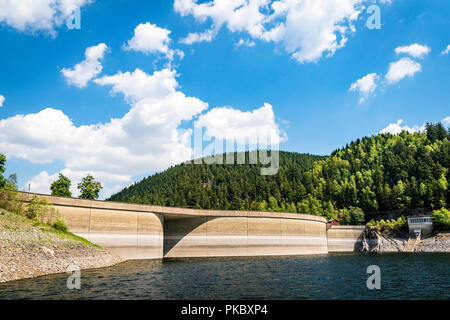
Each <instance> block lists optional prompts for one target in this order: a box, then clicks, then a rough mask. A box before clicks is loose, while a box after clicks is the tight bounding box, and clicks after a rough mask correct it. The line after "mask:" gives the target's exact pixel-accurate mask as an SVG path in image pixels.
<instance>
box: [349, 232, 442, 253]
mask: <svg viewBox="0 0 450 320" xmlns="http://www.w3.org/2000/svg"><path fill="white" fill-rule="evenodd" d="M408 238H409V236H408V234H407V233H402V232H397V233H380V232H379V231H377V230H370V229H369V228H366V230H365V231H364V232H363V234H362V236H361V241H360V242H359V243H358V245H357V248H356V251H358V252H403V249H404V248H405V245H406V242H407V241H408ZM414 252H450V237H447V236H443V235H442V234H435V235H432V236H429V237H427V238H424V239H421V241H420V242H419V243H418V244H417V246H416V248H415V249H414Z"/></svg>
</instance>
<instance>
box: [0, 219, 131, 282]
mask: <svg viewBox="0 0 450 320" xmlns="http://www.w3.org/2000/svg"><path fill="white" fill-rule="evenodd" d="M122 261H124V260H123V259H122V258H120V257H119V256H117V255H114V254H112V253H110V252H109V251H107V250H105V249H102V248H100V247H97V246H95V245H93V244H91V243H89V242H88V241H86V240H84V239H82V238H79V237H76V236H74V235H71V234H69V233H64V232H61V231H57V230H54V229H53V228H51V227H50V226H46V225H43V224H38V223H33V222H32V221H31V220H29V219H26V218H24V217H22V216H20V215H15V214H12V213H10V212H7V211H0V283H2V282H8V281H13V280H19V279H26V278H34V277H38V276H43V275H49V274H56V273H66V272H67V271H68V270H69V268H79V269H81V270H83V269H94V268H103V267H108V266H113V265H115V264H118V263H120V262H122Z"/></svg>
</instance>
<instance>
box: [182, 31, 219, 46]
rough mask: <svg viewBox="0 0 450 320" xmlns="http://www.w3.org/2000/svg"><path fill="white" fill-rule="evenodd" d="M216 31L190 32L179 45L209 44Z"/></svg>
mask: <svg viewBox="0 0 450 320" xmlns="http://www.w3.org/2000/svg"><path fill="white" fill-rule="evenodd" d="M216 33H217V30H215V29H210V30H206V31H204V32H192V33H189V34H188V35H187V36H186V38H183V39H180V42H181V43H184V44H193V43H196V42H211V41H212V39H213V38H214V37H215V36H216Z"/></svg>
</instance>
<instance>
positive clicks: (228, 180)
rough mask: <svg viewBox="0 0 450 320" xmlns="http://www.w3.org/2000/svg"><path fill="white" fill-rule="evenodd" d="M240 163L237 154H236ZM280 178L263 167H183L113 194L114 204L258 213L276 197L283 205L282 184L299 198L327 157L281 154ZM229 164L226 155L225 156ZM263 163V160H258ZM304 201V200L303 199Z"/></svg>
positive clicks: (247, 158)
mask: <svg viewBox="0 0 450 320" xmlns="http://www.w3.org/2000/svg"><path fill="white" fill-rule="evenodd" d="M234 157H235V160H236V161H234V163H237V154H236V153H235V154H234ZM279 157H280V168H279V170H278V174H277V175H273V176H262V175H261V174H260V173H261V170H260V169H261V165H260V164H257V165H252V164H248V163H249V154H248V152H247V153H246V154H245V159H246V161H245V163H246V164H245V165H242V164H235V165H228V164H223V165H218V164H212V165H208V164H206V163H204V162H203V161H202V164H185V163H183V164H179V165H176V166H174V167H171V168H169V169H167V170H166V171H164V172H162V173H157V174H155V175H153V176H150V177H148V178H145V179H143V180H142V181H140V182H138V183H136V184H134V185H131V186H130V187H128V188H125V189H124V190H122V191H120V192H119V193H117V194H115V195H113V196H112V197H111V198H110V199H108V200H111V201H121V202H132V203H145V204H155V205H163V206H175V207H192V208H203V209H229V210H240V209H242V210H244V209H251V210H258V208H259V206H260V202H261V201H263V200H264V199H266V201H268V199H269V198H270V197H271V195H275V196H276V197H278V199H279V200H280V203H281V199H282V198H281V193H280V182H283V184H282V186H283V190H284V188H285V187H286V188H289V189H290V192H291V193H292V195H291V196H290V199H291V198H292V199H294V198H299V197H300V195H297V194H294V193H296V192H297V191H296V188H294V184H295V181H297V180H298V179H300V177H301V176H302V174H303V173H304V172H305V171H307V170H309V169H311V168H312V167H313V164H314V162H315V161H318V160H321V159H324V158H325V157H323V156H314V155H309V154H299V153H290V152H282V151H280V152H279ZM223 159H224V160H223V163H225V159H226V158H225V155H223ZM258 162H259V161H258ZM299 199H300V198H299Z"/></svg>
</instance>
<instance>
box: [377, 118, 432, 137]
mask: <svg viewBox="0 0 450 320" xmlns="http://www.w3.org/2000/svg"><path fill="white" fill-rule="evenodd" d="M402 123H403V119H399V120H398V121H397V122H396V123H390V124H389V125H388V126H387V127H386V128H384V129H383V130H381V131H380V133H391V134H399V133H401V132H402V131H408V132H410V133H414V132H419V131H423V130H424V129H425V125H422V126H420V127H419V126H413V127H408V126H407V125H402Z"/></svg>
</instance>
